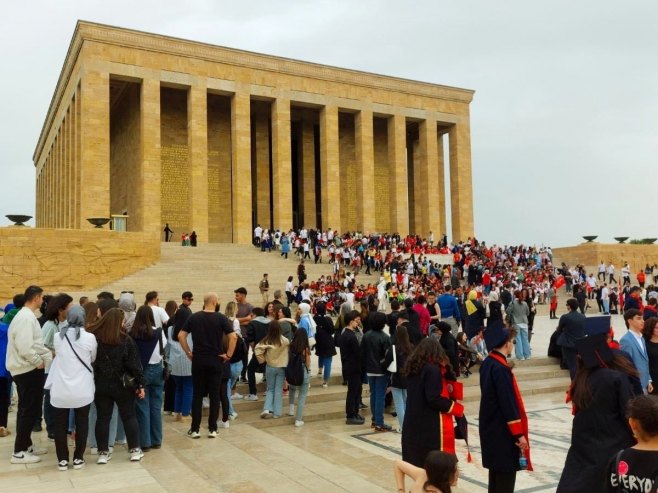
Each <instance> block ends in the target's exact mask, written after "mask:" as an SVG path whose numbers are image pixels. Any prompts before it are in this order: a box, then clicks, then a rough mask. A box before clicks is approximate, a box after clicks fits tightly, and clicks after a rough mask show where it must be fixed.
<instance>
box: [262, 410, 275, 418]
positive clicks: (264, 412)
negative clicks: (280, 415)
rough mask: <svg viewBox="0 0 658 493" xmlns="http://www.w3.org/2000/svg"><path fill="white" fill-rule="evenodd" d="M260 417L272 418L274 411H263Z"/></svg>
mask: <svg viewBox="0 0 658 493" xmlns="http://www.w3.org/2000/svg"><path fill="white" fill-rule="evenodd" d="M260 417H261V418H263V419H270V418H272V417H273V416H272V413H271V412H269V411H263V412H262V413H260Z"/></svg>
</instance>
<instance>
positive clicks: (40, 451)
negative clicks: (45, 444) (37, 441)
mask: <svg viewBox="0 0 658 493" xmlns="http://www.w3.org/2000/svg"><path fill="white" fill-rule="evenodd" d="M27 451H28V452H29V453H31V454H32V455H45V454H47V453H48V450H46V449H45V448H39V447H35V446H34V445H32V446H31V447H30V448H29V449H27Z"/></svg>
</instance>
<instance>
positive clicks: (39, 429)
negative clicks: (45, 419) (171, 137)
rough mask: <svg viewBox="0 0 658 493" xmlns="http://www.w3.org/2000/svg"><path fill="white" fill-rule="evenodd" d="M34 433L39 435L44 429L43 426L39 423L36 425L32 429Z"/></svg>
mask: <svg viewBox="0 0 658 493" xmlns="http://www.w3.org/2000/svg"><path fill="white" fill-rule="evenodd" d="M32 431H33V432H35V433H39V432H40V431H43V427H42V426H41V423H37V424H35V425H34V427H33V428H32Z"/></svg>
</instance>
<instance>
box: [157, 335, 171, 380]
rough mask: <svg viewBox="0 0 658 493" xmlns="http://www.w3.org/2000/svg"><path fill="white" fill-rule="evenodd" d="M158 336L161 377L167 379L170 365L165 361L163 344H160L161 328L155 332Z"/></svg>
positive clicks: (169, 373)
mask: <svg viewBox="0 0 658 493" xmlns="http://www.w3.org/2000/svg"><path fill="white" fill-rule="evenodd" d="M155 335H156V337H157V338H158V345H159V346H160V356H162V379H163V380H165V381H166V380H168V379H169V376H170V375H171V365H170V364H169V361H167V355H166V354H165V351H164V346H163V345H162V328H160V329H158V330H157V331H156V333H155Z"/></svg>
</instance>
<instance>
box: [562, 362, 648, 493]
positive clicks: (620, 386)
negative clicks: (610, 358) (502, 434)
mask: <svg viewBox="0 0 658 493" xmlns="http://www.w3.org/2000/svg"><path fill="white" fill-rule="evenodd" d="M587 384H588V385H589V386H590V389H591V390H592V400H591V402H590V405H589V406H588V407H587V408H586V409H580V410H576V413H575V416H574V418H573V428H572V431H571V447H569V452H568V453H567V459H566V461H565V464H564V470H563V471H562V477H561V478H560V483H559V484H558V487H557V492H558V493H569V492H582V491H587V492H592V493H593V492H595V491H603V487H604V484H605V482H606V467H607V466H608V462H609V461H610V458H611V457H612V456H613V455H615V454H616V453H617V452H619V451H620V450H621V449H625V448H628V447H631V446H633V445H634V444H635V440H634V439H633V435H632V434H631V429H630V427H629V426H628V422H627V420H626V417H625V413H626V404H627V403H628V401H629V400H630V399H632V398H633V386H632V384H631V382H630V380H629V379H628V376H627V375H626V374H624V373H622V372H620V371H617V370H611V369H608V368H598V369H596V370H594V371H593V372H592V374H591V375H590V376H589V378H588V379H587Z"/></svg>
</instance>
